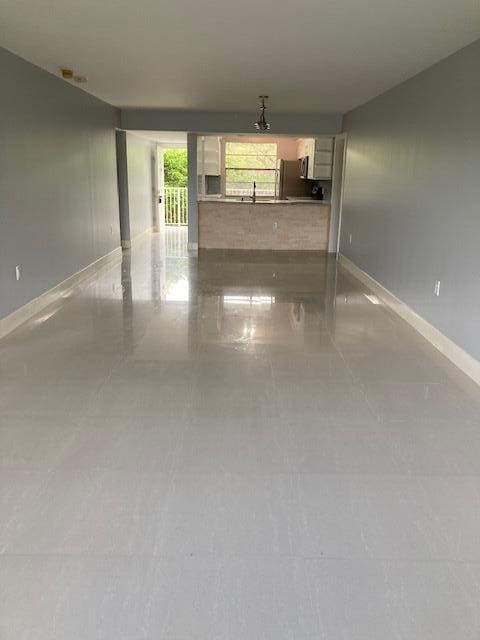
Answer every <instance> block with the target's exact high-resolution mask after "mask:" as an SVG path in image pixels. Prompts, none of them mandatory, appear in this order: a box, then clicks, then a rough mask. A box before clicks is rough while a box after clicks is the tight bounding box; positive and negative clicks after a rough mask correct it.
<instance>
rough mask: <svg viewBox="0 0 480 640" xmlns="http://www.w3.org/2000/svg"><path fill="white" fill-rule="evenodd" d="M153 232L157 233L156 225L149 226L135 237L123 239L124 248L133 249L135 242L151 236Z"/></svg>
mask: <svg viewBox="0 0 480 640" xmlns="http://www.w3.org/2000/svg"><path fill="white" fill-rule="evenodd" d="M151 233H155V228H154V227H148V229H145V231H142V232H141V233H139V234H138V235H136V236H135V237H134V238H131V239H130V240H122V249H131V248H132V246H133V245H134V244H137V243H138V242H141V241H142V240H145V238H146V237H147V236H149V235H150V234H151Z"/></svg>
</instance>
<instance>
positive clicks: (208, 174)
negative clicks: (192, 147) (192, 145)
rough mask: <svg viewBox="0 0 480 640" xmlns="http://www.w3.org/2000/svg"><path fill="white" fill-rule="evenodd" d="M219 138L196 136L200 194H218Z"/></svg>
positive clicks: (219, 168)
mask: <svg viewBox="0 0 480 640" xmlns="http://www.w3.org/2000/svg"><path fill="white" fill-rule="evenodd" d="M221 157H222V156H221V139H220V138H219V137H218V136H198V139H197V174H198V192H199V195H200V196H203V195H215V194H220V191H221V184H220V174H221Z"/></svg>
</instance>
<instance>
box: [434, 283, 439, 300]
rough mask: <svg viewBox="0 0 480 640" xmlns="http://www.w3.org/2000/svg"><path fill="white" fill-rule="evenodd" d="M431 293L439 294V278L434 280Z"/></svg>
mask: <svg viewBox="0 0 480 640" xmlns="http://www.w3.org/2000/svg"><path fill="white" fill-rule="evenodd" d="M433 293H434V294H435V295H436V296H437V298H438V296H439V295H440V280H435V286H434V287H433Z"/></svg>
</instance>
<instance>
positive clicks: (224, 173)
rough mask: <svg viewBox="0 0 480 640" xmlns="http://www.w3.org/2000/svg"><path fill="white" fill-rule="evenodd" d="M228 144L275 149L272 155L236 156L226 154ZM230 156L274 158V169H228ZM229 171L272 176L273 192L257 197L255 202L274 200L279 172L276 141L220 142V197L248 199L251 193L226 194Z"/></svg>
mask: <svg viewBox="0 0 480 640" xmlns="http://www.w3.org/2000/svg"><path fill="white" fill-rule="evenodd" d="M228 143H233V144H249V145H252V144H258V145H261V144H269V145H274V147H275V153H272V154H245V153H243V154H242V153H238V154H228V153H227V144H228ZM232 155H238V156H246V155H252V157H262V156H263V157H264V156H267V157H271V158H275V167H274V168H271V169H251V168H248V167H247V168H246V167H240V166H239V167H228V168H227V156H232ZM229 169H234V170H239V171H242V170H243V171H268V172H271V173H273V174H274V176H275V180H274V182H273V183H272V184H273V192H272V194H269V195H257V200H271V199H274V198H276V196H277V186H278V171H279V160H278V143H277V141H270V140H261V141H260V140H258V141H251V140H250V141H248V142H247V141H245V142H244V141H242V140H235V139H234V140H231V139H228V138H224V139H223V141H222V197H223V198H225V199H226V200H230V199H231V200H238V199H239V198H249V197H251V195H252V194H251V193H249V194H227V172H228V170H229ZM252 191H253V184H252Z"/></svg>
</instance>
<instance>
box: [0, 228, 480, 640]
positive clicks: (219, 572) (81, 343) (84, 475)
mask: <svg viewBox="0 0 480 640" xmlns="http://www.w3.org/2000/svg"><path fill="white" fill-rule="evenodd" d="M167 235H168V237H167V238H165V237H163V238H162V237H161V236H159V235H153V236H151V238H147V239H146V240H145V241H144V242H143V243H142V244H139V245H137V246H136V247H135V248H134V249H133V251H132V253H131V254H130V253H128V252H126V253H125V255H124V258H123V262H122V265H121V266H120V265H119V266H118V267H115V268H112V269H110V270H107V271H104V272H102V273H101V274H99V276H98V277H97V278H96V280H95V281H94V282H92V284H91V286H89V287H88V288H86V289H84V290H80V291H79V293H78V295H76V296H73V297H71V298H70V299H68V300H67V301H65V302H64V303H63V304H62V305H58V306H56V307H53V308H51V309H49V310H47V311H46V312H44V313H42V314H40V315H39V316H38V317H36V318H34V319H33V320H32V321H31V322H29V323H28V324H27V325H25V326H23V327H22V328H20V329H19V330H18V331H16V332H15V333H13V334H11V335H10V336H9V337H7V338H6V339H4V340H3V341H2V342H1V343H0V380H1V391H0V463H1V467H0V637H1V638H2V640H19V639H20V638H21V639H23V640H24V639H27V638H28V639H35V640H46V639H48V640H54V639H57V638H58V639H62V640H66V639H72V638H75V639H81V640H83V639H85V640H87V639H88V640H96V639H100V638H101V639H115V640H145V639H148V640H150V639H151V640H153V639H155V640H158V639H160V638H161V639H162V640H167V639H169V640H187V639H188V640H204V639H205V640H212V639H213V638H221V639H222V640H247V639H248V640H250V639H251V640H254V639H255V640H256V639H260V638H262V639H263V640H284V639H285V640H286V639H288V640H304V639H308V640H314V639H315V640H317V639H319V638H325V639H328V640H345V639H347V638H348V639H352V640H367V639H368V640H385V639H387V638H397V639H405V640H406V639H408V640H414V639H416V640H443V639H448V640H452V638H455V640H463V639H467V638H468V639H473V638H475V637H477V636H478V633H479V625H480V419H479V415H480V412H479V408H480V397H479V393H478V390H477V388H475V387H473V385H470V383H468V381H467V380H466V379H465V378H463V377H462V376H461V375H460V374H459V373H458V372H457V371H456V370H455V369H454V368H453V367H452V366H451V365H449V364H448V363H447V362H446V361H444V360H443V359H442V358H441V356H439V355H438V354H437V353H436V352H434V351H433V349H431V348H430V347H429V346H428V345H427V344H426V343H425V342H424V341H423V340H422V339H421V338H420V337H419V336H418V335H417V334H415V333H414V332H413V330H411V329H410V328H409V327H408V326H406V325H405V324H404V323H403V322H402V321H401V320H399V319H398V318H396V317H394V316H393V315H391V314H390V313H389V312H387V311H386V309H385V308H383V307H382V305H381V304H376V303H377V302H378V300H376V299H375V298H373V299H372V298H371V297H369V294H368V292H367V291H365V290H363V289H362V288H360V287H359V286H358V284H355V283H353V282H352V281H350V280H348V279H347V278H346V277H345V275H343V274H342V273H340V272H338V271H337V268H336V263H335V261H334V260H332V259H327V258H325V257H322V256H320V257H319V256H311V255H302V254H296V255H293V254H278V255H277V254H255V255H253V256H248V255H247V254H241V253H237V254H235V255H227V254H225V253H222V252H208V253H207V254H205V253H203V254H201V255H200V257H199V258H198V259H197V258H195V257H188V256H187V254H186V238H185V230H182V229H180V230H178V229H177V230H176V229H172V230H167ZM182 243H183V245H182ZM180 246H183V249H182V250H180V249H179V247H180Z"/></svg>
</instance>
